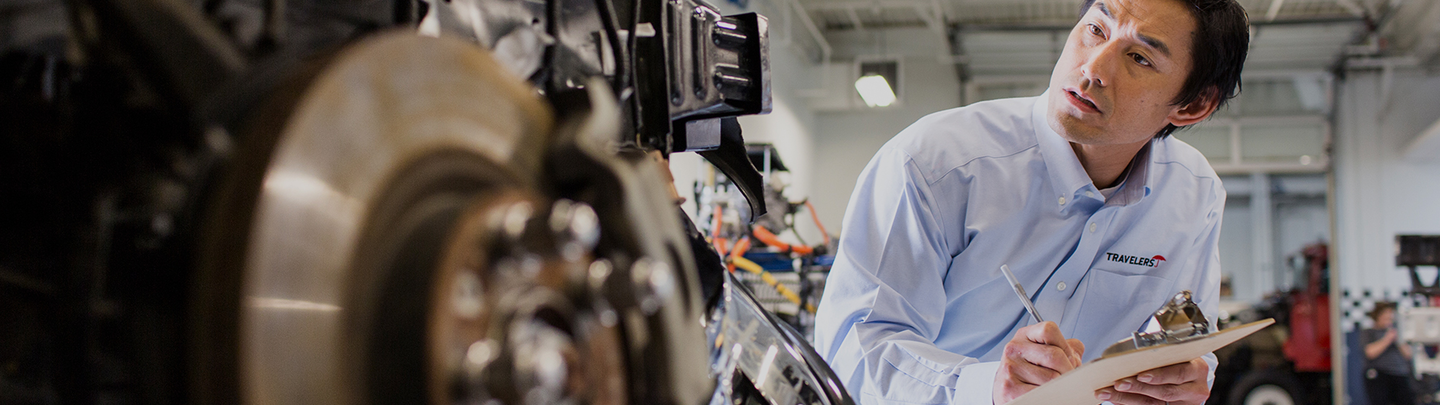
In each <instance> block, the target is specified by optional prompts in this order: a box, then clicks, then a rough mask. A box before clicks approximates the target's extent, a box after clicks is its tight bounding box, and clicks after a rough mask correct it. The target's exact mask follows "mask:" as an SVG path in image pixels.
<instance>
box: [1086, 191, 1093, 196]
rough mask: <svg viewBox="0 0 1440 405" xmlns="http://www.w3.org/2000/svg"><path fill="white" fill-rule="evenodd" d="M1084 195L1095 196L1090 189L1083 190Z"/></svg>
mask: <svg viewBox="0 0 1440 405" xmlns="http://www.w3.org/2000/svg"><path fill="white" fill-rule="evenodd" d="M1085 196H1086V197H1094V196H1095V193H1094V192H1092V191H1090V190H1085Z"/></svg>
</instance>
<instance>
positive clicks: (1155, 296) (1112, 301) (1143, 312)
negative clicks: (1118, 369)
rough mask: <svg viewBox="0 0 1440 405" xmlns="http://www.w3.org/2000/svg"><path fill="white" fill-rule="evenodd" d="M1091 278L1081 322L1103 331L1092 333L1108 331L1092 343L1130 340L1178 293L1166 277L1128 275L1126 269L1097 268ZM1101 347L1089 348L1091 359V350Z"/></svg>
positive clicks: (1081, 310)
mask: <svg viewBox="0 0 1440 405" xmlns="http://www.w3.org/2000/svg"><path fill="white" fill-rule="evenodd" d="M1086 277H1087V278H1089V279H1090V281H1089V284H1090V285H1088V286H1086V289H1085V298H1084V301H1083V303H1082V304H1081V307H1080V319H1082V320H1083V321H1082V322H1085V323H1087V324H1090V325H1094V326H1101V325H1103V326H1104V327H1101V328H1087V329H1090V330H1102V331H1104V332H1103V334H1102V336H1097V337H1095V340H1088V339H1085V340H1086V343H1087V344H1089V343H1090V342H1097V341H1098V342H1105V344H1106V345H1108V344H1110V343H1114V342H1116V341H1119V340H1120V339H1124V338H1127V337H1130V334H1131V332H1135V331H1136V330H1137V329H1140V324H1142V323H1144V322H1145V319H1146V318H1149V317H1150V315H1151V314H1154V313H1155V310H1156V309H1159V308H1160V306H1161V305H1162V304H1164V303H1165V300H1166V299H1168V298H1169V297H1170V296H1173V295H1174V294H1175V293H1176V291H1169V289H1170V288H1171V285H1172V283H1171V282H1170V280H1166V279H1165V278H1163V277H1156V276H1151V275H1146V274H1136V273H1132V272H1125V271H1124V270H1120V271H1117V270H1107V269H1102V268H1098V267H1097V268H1093V269H1091V270H1090V274H1088V275H1087V276H1086ZM1092 349H1094V350H1097V351H1096V352H1094V353H1095V354H1096V355H1098V353H1100V351H1103V350H1105V349H1104V348H1103V347H1100V348H1089V347H1087V348H1086V352H1087V353H1086V354H1087V356H1086V357H1087V358H1088V357H1090V356H1088V354H1091V353H1089V352H1090V350H1092Z"/></svg>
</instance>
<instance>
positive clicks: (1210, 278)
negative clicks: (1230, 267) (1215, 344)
mask: <svg viewBox="0 0 1440 405" xmlns="http://www.w3.org/2000/svg"><path fill="white" fill-rule="evenodd" d="M1216 188H1217V189H1219V186H1218V184H1217V185H1216ZM1217 193H1218V194H1217V197H1216V198H1215V199H1214V202H1212V203H1211V205H1210V209H1209V210H1208V212H1207V213H1206V215H1205V226H1204V229H1203V230H1202V231H1201V232H1200V233H1199V237H1197V238H1196V241H1195V242H1196V243H1195V249H1196V250H1195V252H1197V255H1196V256H1197V257H1199V258H1200V260H1198V261H1196V262H1195V268H1193V269H1190V272H1191V274H1195V275H1196V278H1195V285H1194V286H1193V287H1192V288H1193V291H1194V292H1195V295H1194V297H1195V299H1196V304H1198V305H1199V306H1200V311H1201V312H1204V313H1205V317H1206V318H1208V320H1209V321H1210V324H1211V325H1215V326H1216V327H1218V326H1219V325H1220V324H1219V318H1218V317H1217V315H1218V314H1219V313H1220V304H1219V303H1220V278H1221V273H1220V223H1221V222H1222V219H1223V218H1224V212H1225V191H1224V189H1219V190H1218V191H1217ZM1201 358H1202V359H1204V360H1205V363H1206V364H1208V365H1209V366H1210V371H1209V374H1208V375H1207V376H1206V380H1205V381H1206V384H1207V386H1210V387H1212V388H1213V387H1214V386H1215V367H1217V366H1218V365H1219V364H1220V362H1219V361H1218V360H1216V357H1215V353H1208V354H1206V355H1205V356H1203V357H1201Z"/></svg>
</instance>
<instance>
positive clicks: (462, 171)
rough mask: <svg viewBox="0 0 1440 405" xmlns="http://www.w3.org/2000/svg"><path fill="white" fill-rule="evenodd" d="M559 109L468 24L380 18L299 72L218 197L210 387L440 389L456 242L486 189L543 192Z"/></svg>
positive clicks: (209, 315)
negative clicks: (451, 248)
mask: <svg viewBox="0 0 1440 405" xmlns="http://www.w3.org/2000/svg"><path fill="white" fill-rule="evenodd" d="M552 120H553V119H552V115H551V113H550V112H549V110H548V109H547V106H546V104H545V103H544V102H543V101H542V100H541V99H540V98H539V97H538V96H537V95H536V94H535V92H534V91H533V89H531V88H529V87H527V86H526V85H524V84H523V81H522V80H521V79H519V78H517V77H514V76H513V75H512V74H510V73H509V72H507V71H506V70H505V68H503V67H501V66H500V65H499V64H497V63H495V62H494V61H493V60H492V59H491V58H490V56H489V54H488V53H486V52H485V51H483V50H481V49H479V48H477V47H475V46H473V45H471V44H467V43H464V42H461V41H458V40H451V39H445V38H424V37H418V36H415V35H414V34H413V33H407V32H395V33H388V34H380V35H375V36H372V37H371V38H369V39H366V40H362V41H359V42H357V43H355V44H353V45H351V46H349V47H348V48H346V49H344V50H342V51H340V52H338V53H336V54H334V55H332V56H330V57H329V58H326V60H324V61H321V62H319V63H317V64H314V65H312V66H311V68H310V70H308V72H307V73H304V74H300V75H297V77H296V78H295V79H294V80H293V81H292V85H291V86H290V87H288V88H286V90H282V91H281V92H279V93H278V94H276V95H275V96H274V97H272V99H271V100H270V101H269V102H268V103H267V104H266V105H265V106H264V107H262V108H260V109H259V110H257V111H256V112H255V113H254V114H252V115H251V116H250V119H249V121H248V122H249V124H248V125H246V126H245V127H244V130H242V131H241V133H240V135H241V136H239V137H238V138H239V139H241V142H242V144H241V145H240V148H239V150H238V151H237V155H236V156H235V158H234V160H233V161H232V163H231V165H230V167H229V169H228V170H229V171H228V173H227V174H226V179H225V180H224V181H223V182H222V184H221V185H220V187H218V191H217V194H216V197H215V198H214V199H213V201H212V203H211V207H210V208H209V209H208V212H209V215H208V218H209V219H208V220H207V223H206V225H205V232H204V234H205V236H204V237H203V238H202V249H201V255H200V256H201V257H200V258H199V260H200V265H201V266H200V267H201V271H200V274H199V275H198V276H197V277H198V281H197V285H198V287H197V292H196V294H195V295H196V308H197V311H196V312H197V313H198V316H197V319H196V328H195V330H196V331H197V336H196V337H197V338H196V339H195V342H196V343H195V346H193V347H192V350H193V351H195V352H196V353H197V356H196V357H197V359H198V360H197V361H196V364H195V367H194V368H192V370H194V371H196V376H195V377H194V378H195V382H196V384H195V386H196V394H195V395H196V397H197V398H198V399H199V400H200V402H212V401H213V402H230V401H232V400H234V399H236V398H238V400H235V401H234V402H242V403H267V404H302V403H348V404H364V403H394V402H396V401H400V402H406V403H413V402H419V401H424V400H425V399H424V398H425V397H426V396H427V395H428V394H427V392H428V391H429V389H428V387H427V384H426V382H425V378H426V375H427V374H428V373H427V370H426V368H427V362H428V357H427V355H426V353H427V352H428V349H427V347H428V345H429V343H428V341H427V340H426V338H425V331H426V330H427V321H426V319H427V317H426V316H427V313H428V312H429V311H428V310H427V306H428V304H429V303H430V302H431V300H428V299H426V298H424V297H426V296H430V295H433V294H438V292H437V291H436V289H435V286H434V282H435V280H436V274H437V271H438V269H439V268H441V256H442V254H443V252H442V250H443V247H444V246H447V243H446V242H447V240H448V238H450V237H451V236H452V235H455V234H456V233H455V232H454V230H455V224H456V223H457V221H460V219H461V218H462V217H463V216H464V215H465V213H466V212H467V211H466V210H467V209H469V208H470V207H472V206H473V205H474V204H475V203H476V202H477V201H494V200H495V199H496V198H502V199H503V198H515V197H513V196H516V195H531V194H534V193H533V192H528V191H526V190H533V186H532V185H531V182H532V179H534V178H536V177H537V175H536V172H537V171H538V170H539V169H538V168H539V166H538V165H539V162H540V159H541V153H543V151H544V145H543V143H544V142H545V140H546V137H547V136H548V134H549V133H550V131H551V126H552ZM505 196H511V197H505ZM481 270H483V269H481ZM237 291H238V294H236V292H237Z"/></svg>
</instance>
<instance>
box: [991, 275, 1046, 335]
mask: <svg viewBox="0 0 1440 405" xmlns="http://www.w3.org/2000/svg"><path fill="white" fill-rule="evenodd" d="M1000 272H1001V273H1005V279H1006V280H1009V281H1010V289H1012V290H1015V295H1018V296H1020V303H1021V304H1025V310H1026V311H1029V312H1030V316H1032V317H1035V323H1041V322H1045V320H1043V319H1040V311H1039V310H1036V309H1035V303H1033V302H1030V296H1029V295H1027V294H1025V287H1023V286H1021V285H1020V280H1017V279H1015V273H1011V272H1010V267H1009V266H1006V265H1003V264H1002V265H1000Z"/></svg>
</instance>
